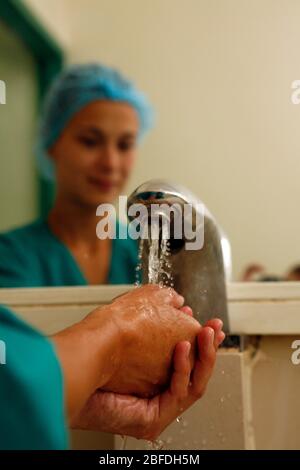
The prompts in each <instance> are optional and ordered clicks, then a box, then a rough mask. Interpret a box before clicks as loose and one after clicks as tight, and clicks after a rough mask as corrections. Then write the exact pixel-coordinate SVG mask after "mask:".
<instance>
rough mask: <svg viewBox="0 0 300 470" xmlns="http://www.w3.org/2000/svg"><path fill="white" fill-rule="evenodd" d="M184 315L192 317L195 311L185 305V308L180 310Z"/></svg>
mask: <svg viewBox="0 0 300 470" xmlns="http://www.w3.org/2000/svg"><path fill="white" fill-rule="evenodd" d="M180 310H181V311H182V312H183V313H186V314H187V315H189V316H190V317H192V316H193V310H192V309H191V307H189V306H188V305H185V306H184V307H181V309H180Z"/></svg>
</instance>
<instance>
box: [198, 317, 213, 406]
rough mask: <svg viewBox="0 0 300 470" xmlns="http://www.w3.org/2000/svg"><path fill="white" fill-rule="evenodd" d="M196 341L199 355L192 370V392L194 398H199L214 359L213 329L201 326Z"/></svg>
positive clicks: (211, 369)
mask: <svg viewBox="0 0 300 470" xmlns="http://www.w3.org/2000/svg"><path fill="white" fill-rule="evenodd" d="M197 342H198V356H199V357H198V360H197V361H196V364H195V367H194V370H193V377H192V393H193V395H194V396H195V397H196V398H201V396H202V395H203V394H204V392H205V389H206V386H207V383H208V381H209V379H210V376H211V374H212V371H213V368H214V365H215V361H216V349H215V346H214V330H213V329H212V328H210V327H207V326H205V327H203V328H202V329H201V331H200V333H199V334H198V336H197Z"/></svg>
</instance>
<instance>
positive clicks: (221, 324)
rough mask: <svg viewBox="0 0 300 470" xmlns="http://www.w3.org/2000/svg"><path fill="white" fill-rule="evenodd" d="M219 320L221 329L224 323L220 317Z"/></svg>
mask: <svg viewBox="0 0 300 470" xmlns="http://www.w3.org/2000/svg"><path fill="white" fill-rule="evenodd" d="M219 322H220V330H221V329H222V328H223V325H224V323H223V322H222V320H220V319H219Z"/></svg>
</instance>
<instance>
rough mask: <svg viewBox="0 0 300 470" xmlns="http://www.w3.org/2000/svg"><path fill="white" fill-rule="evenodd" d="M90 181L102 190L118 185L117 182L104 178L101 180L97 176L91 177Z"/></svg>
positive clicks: (109, 189) (108, 189)
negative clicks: (104, 179)
mask: <svg viewBox="0 0 300 470" xmlns="http://www.w3.org/2000/svg"><path fill="white" fill-rule="evenodd" d="M88 181H89V183H91V184H92V185H93V186H96V187H97V188H98V189H100V190H101V191H107V192H108V191H111V190H112V189H114V188H115V187H116V186H117V184H116V183H114V182H112V181H103V180H99V179H97V178H92V177H91V178H89V179H88Z"/></svg>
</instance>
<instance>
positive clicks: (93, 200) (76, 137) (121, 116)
mask: <svg viewBox="0 0 300 470" xmlns="http://www.w3.org/2000/svg"><path fill="white" fill-rule="evenodd" d="M138 131H139V121H138V115H137V112H136V111H135V109H134V108H133V107H132V106H130V105H129V104H126V103H123V102H112V101H108V100H99V101H94V102H92V103H90V104H88V105H87V106H85V107H84V108H82V109H81V110H80V111H79V112H78V113H76V114H75V115H74V116H73V118H72V119H71V120H70V122H69V123H68V125H67V126H66V127H65V129H64V131H63V132H62V134H61V135H60V137H59V139H58V140H57V141H56V142H55V144H54V145H53V146H52V147H51V149H50V155H51V157H52V158H53V159H54V162H55V169H56V180H57V189H58V192H59V193H60V194H63V195H64V196H66V197H69V198H72V199H73V201H77V202H78V203H80V204H83V205H90V206H95V205H96V206H97V205H98V204H100V203H103V202H112V201H113V200H114V199H115V198H116V197H117V196H118V195H119V194H120V193H121V191H122V189H123V188H124V185H125V183H126V181H127V179H128V177H129V175H130V172H131V169H132V166H133V164H134V160H135V154H136V141H137V136H138Z"/></svg>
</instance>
